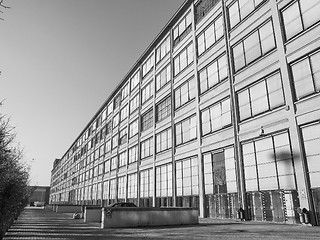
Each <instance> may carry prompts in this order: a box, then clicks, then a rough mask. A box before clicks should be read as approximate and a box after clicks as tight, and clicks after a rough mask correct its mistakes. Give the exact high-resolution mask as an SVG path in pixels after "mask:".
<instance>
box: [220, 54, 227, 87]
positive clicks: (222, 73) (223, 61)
mask: <svg viewBox="0 0 320 240" xmlns="http://www.w3.org/2000/svg"><path fill="white" fill-rule="evenodd" d="M218 68H219V80H220V81H221V80H223V79H225V78H227V77H228V66H227V58H226V55H223V56H222V57H221V58H219V60H218Z"/></svg>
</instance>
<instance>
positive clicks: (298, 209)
mask: <svg viewBox="0 0 320 240" xmlns="http://www.w3.org/2000/svg"><path fill="white" fill-rule="evenodd" d="M297 213H298V214H299V220H300V223H305V219H304V214H303V213H302V209H301V208H300V207H298V208H297Z"/></svg>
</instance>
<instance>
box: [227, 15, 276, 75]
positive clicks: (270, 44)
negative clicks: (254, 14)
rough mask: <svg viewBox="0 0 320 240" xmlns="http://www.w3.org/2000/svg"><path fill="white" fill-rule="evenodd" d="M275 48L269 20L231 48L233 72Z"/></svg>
mask: <svg viewBox="0 0 320 240" xmlns="http://www.w3.org/2000/svg"><path fill="white" fill-rule="evenodd" d="M275 47H276V45H275V40H274V32H273V28H272V22H271V20H270V21H268V22H267V23H265V24H264V25H262V26H260V27H259V28H258V29H257V30H256V31H255V32H253V33H251V34H250V35H249V36H247V37H245V38H244V39H243V40H242V41H240V42H239V43H238V44H236V45H234V46H233V47H232V53H233V57H234V68H235V71H237V70H239V69H241V68H243V67H244V66H246V65H248V64H250V63H251V62H253V61H255V60H256V59H258V58H259V57H261V56H263V55H264V54H266V53H268V52H269V51H271V50H272V49H274V48H275Z"/></svg>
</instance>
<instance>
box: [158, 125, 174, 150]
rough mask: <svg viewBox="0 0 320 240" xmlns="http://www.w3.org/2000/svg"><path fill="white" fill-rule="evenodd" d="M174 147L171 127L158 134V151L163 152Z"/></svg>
mask: <svg viewBox="0 0 320 240" xmlns="http://www.w3.org/2000/svg"><path fill="white" fill-rule="evenodd" d="M171 147H172V134H171V128H168V129H166V130H164V131H162V132H160V133H157V134H156V152H157V153H159V152H162V151H164V150H167V149H170V148H171Z"/></svg>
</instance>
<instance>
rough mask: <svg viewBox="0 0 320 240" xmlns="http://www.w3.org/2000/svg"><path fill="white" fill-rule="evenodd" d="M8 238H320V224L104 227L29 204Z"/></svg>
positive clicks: (212, 222) (210, 221)
mask: <svg viewBox="0 0 320 240" xmlns="http://www.w3.org/2000/svg"><path fill="white" fill-rule="evenodd" d="M9 239H31V240H33V239H37V240H39V239H41V240H48V239H54V240H60V239H61V240H71V239H75V240H76V239H86V240H103V239H108V240H109V239H116V240H118V239H153V240H154V239H183V240H189V239H190V240H194V239H196V240H197V239H278V240H279V239H280V240H282V239H290V240H291V239H320V227H311V226H306V225H298V224H279V223H269V222H267V223H266V222H254V221H249V222H241V221H237V220H227V219H210V218H205V219H199V224H198V225H188V226H161V227H139V228H112V229H101V228H100V223H84V222H83V219H72V214H65V213H55V212H52V211H51V210H47V209H43V208H26V209H25V210H24V211H23V213H22V214H21V216H20V217H19V218H18V219H17V220H16V221H15V222H14V224H13V225H12V226H11V228H10V229H9V231H8V232H7V233H6V235H5V237H4V240H9Z"/></svg>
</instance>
